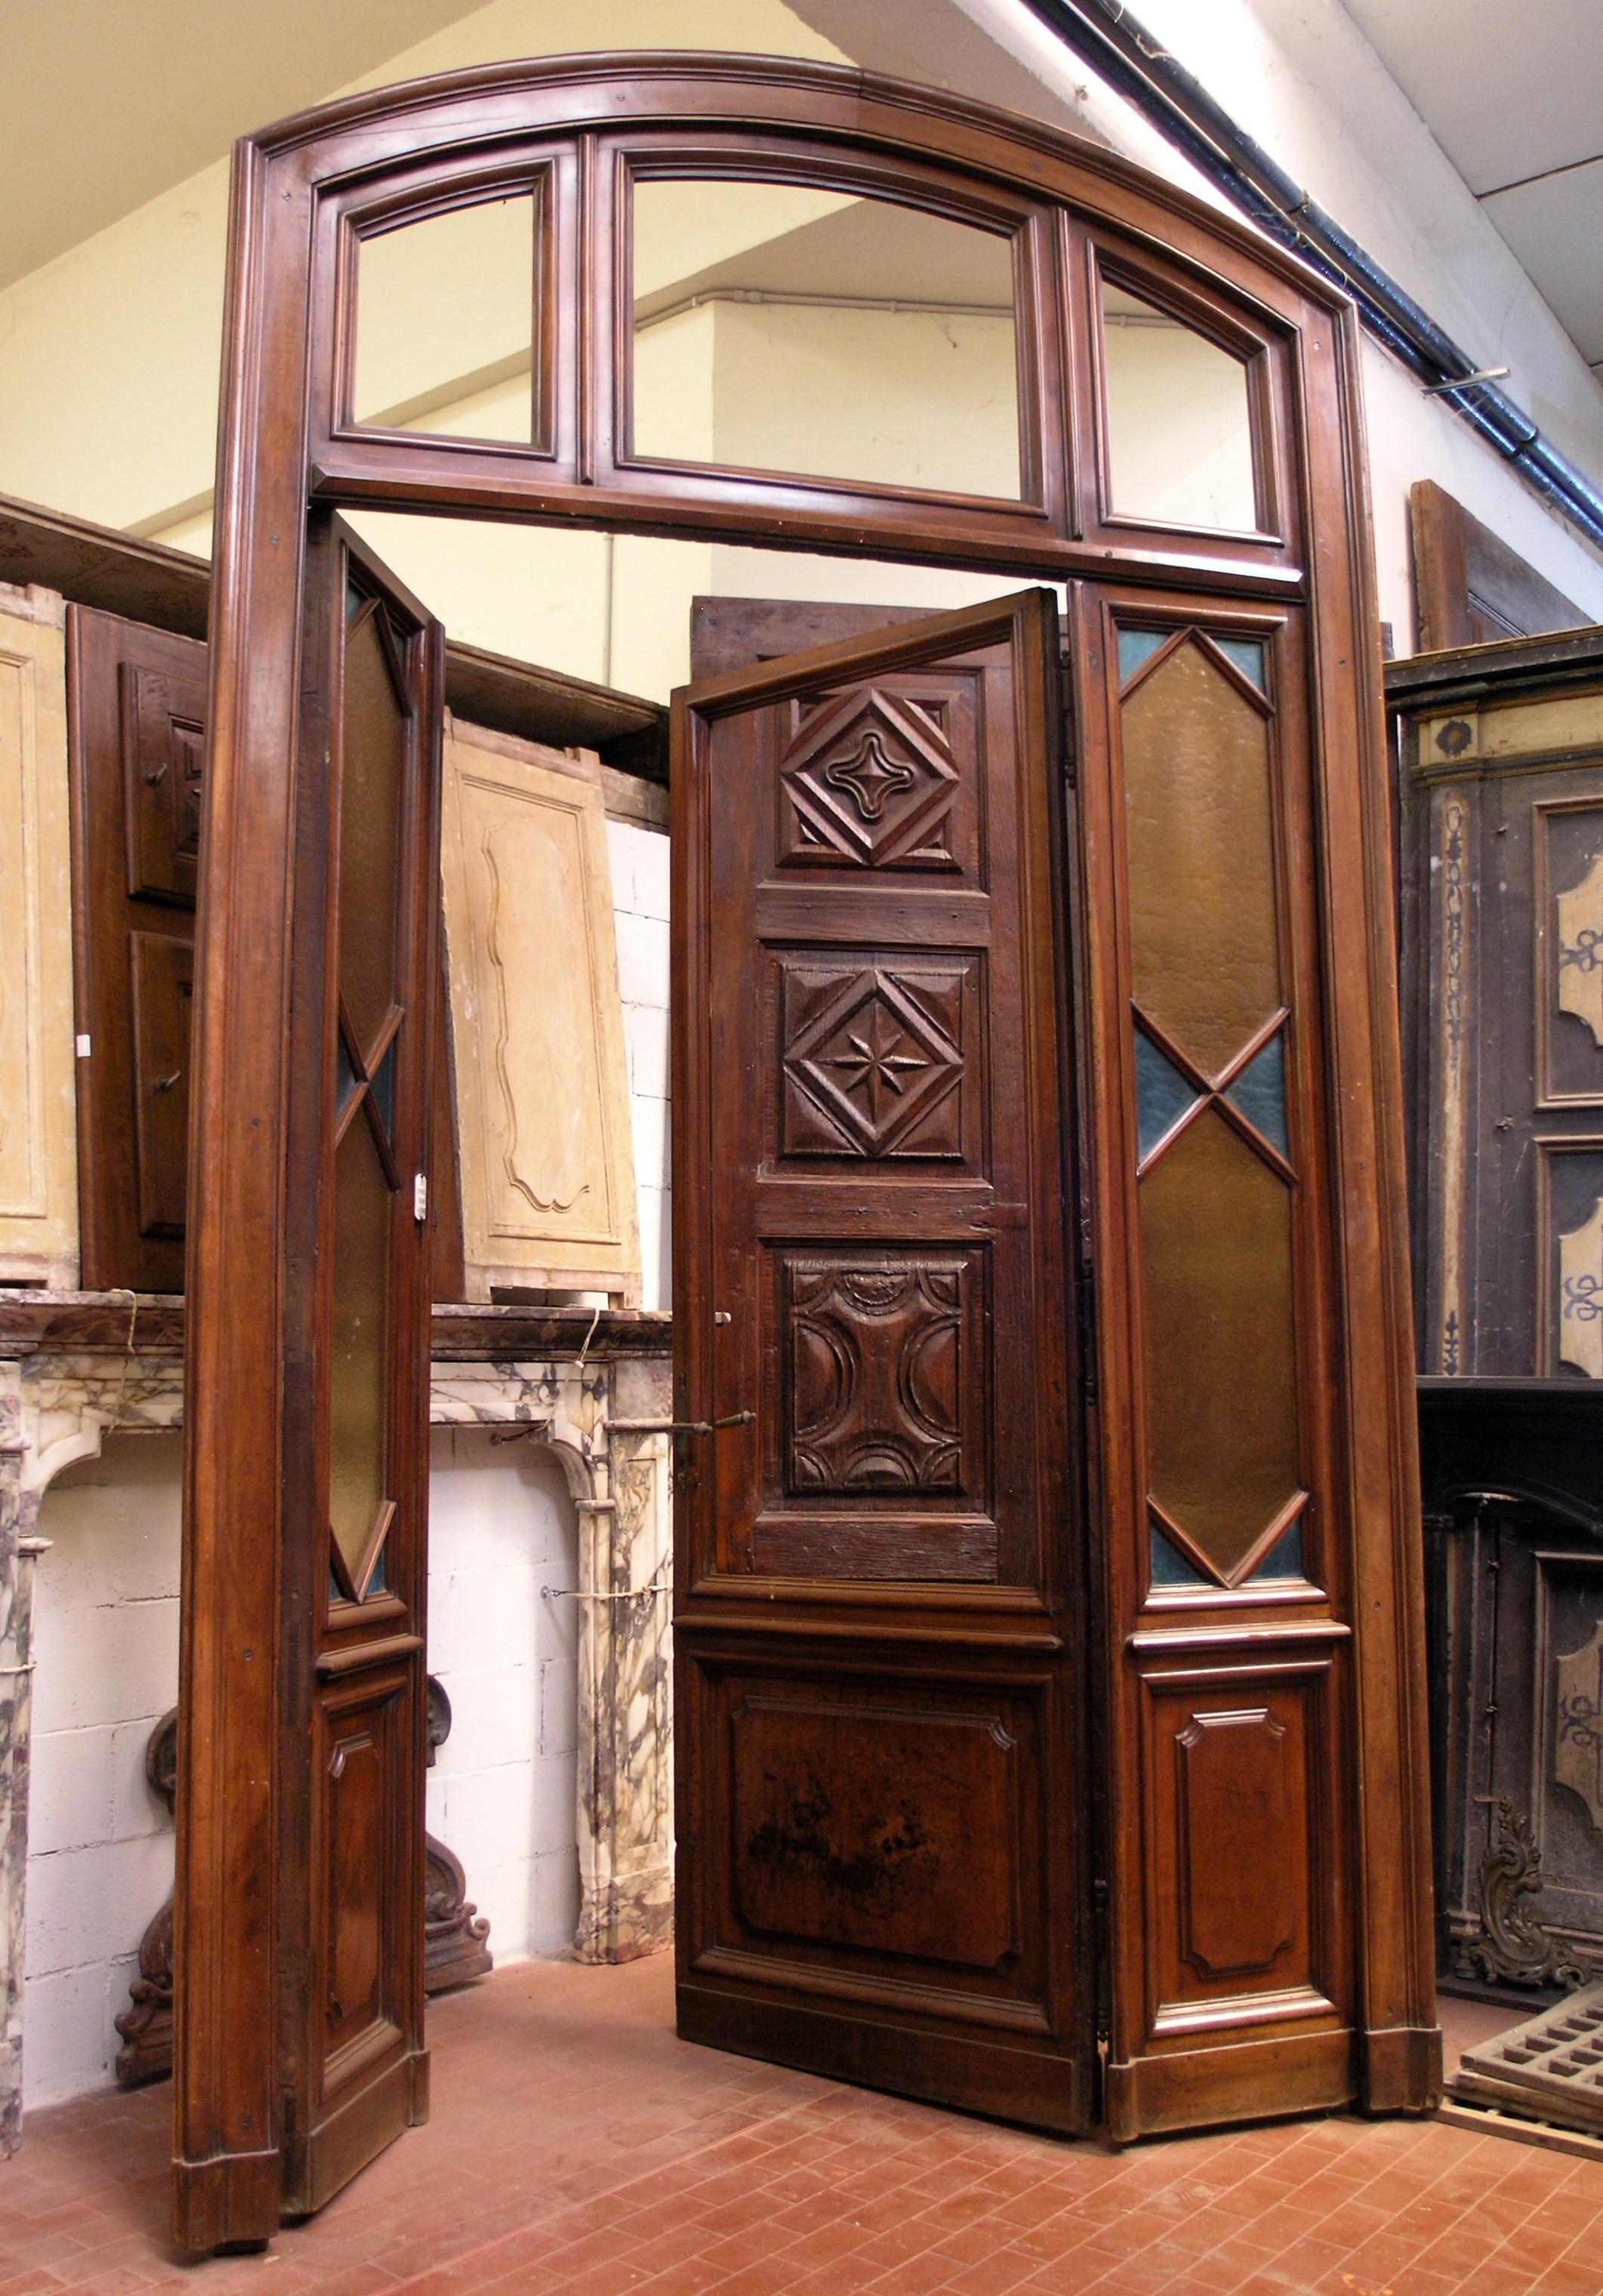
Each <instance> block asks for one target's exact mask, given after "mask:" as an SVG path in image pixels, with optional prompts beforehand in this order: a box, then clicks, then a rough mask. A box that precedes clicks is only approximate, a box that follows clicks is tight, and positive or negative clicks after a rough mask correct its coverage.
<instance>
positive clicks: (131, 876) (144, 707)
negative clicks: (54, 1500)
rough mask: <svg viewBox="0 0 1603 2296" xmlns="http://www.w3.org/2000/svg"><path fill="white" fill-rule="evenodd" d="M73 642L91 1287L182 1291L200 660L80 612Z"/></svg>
mask: <svg viewBox="0 0 1603 2296" xmlns="http://www.w3.org/2000/svg"><path fill="white" fill-rule="evenodd" d="M68 643H69V647H70V665H71V667H70V695H71V728H72V731H71V750H70V761H71V785H72V832H73V834H72V862H73V880H74V894H75V909H76V918H75V924H76V935H77V950H76V966H75V970H76V973H77V1000H78V1038H79V1045H78V1050H79V1061H78V1193H79V1198H80V1203H81V1213H82V1231H83V1282H84V1285H85V1288H86V1290H89V1291H104V1290H107V1289H109V1288H110V1287H112V1286H115V1285H126V1286H127V1288H128V1289H130V1290H132V1291H138V1292H180V1291H182V1290H183V1288H184V1185H185V1178H186V1174H187V1165H188V1149H187V1140H188V1133H189V1068H190V1050H189V1024H190V1008H191V1005H192V992H193V985H194V956H193V946H192V945H193V941H194V936H195V876H196V865H197V862H198V860H199V857H200V767H201V752H202V749H203V746H204V742H205V731H206V648H205V647H204V646H203V645H200V644H198V643H197V642H196V641H195V640H194V639H193V638H181V637H175V636H174V635H172V634H171V632H170V631H167V630H152V629H147V628H146V627H144V626H143V624H141V623H139V622H127V621H124V620H122V619H120V618H119V616H118V615H116V614H102V613H98V612H96V611H94V609H92V608H90V607H87V606H74V607H72V608H71V609H70V618H69V635H68Z"/></svg>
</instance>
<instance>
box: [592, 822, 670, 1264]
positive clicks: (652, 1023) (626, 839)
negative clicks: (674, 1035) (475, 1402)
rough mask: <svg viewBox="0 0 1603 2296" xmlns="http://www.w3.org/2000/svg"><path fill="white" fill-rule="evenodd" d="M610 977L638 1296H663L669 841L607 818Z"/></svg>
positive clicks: (666, 1232)
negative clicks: (636, 1239) (636, 1225)
mask: <svg viewBox="0 0 1603 2296" xmlns="http://www.w3.org/2000/svg"><path fill="white" fill-rule="evenodd" d="M607 846H608V851H609V856H610V859H611V864H612V906H613V912H614V914H615V917H616V921H617V982H618V989H619V992H620V994H621V996H622V997H623V1001H624V1042H625V1045H626V1048H627V1051H628V1057H629V1107H630V1113H631V1115H632V1116H633V1118H634V1177H635V1184H636V1186H637V1188H638V1190H639V1198H640V1255H641V1297H642V1303H643V1305H644V1306H646V1307H648V1308H667V1307H668V1306H669V1305H670V1304H671V1302H670V1299H669V1283H670V1268H669V1246H668V1237H669V1200H668V840H667V836H666V834H665V833H664V832H662V831H661V830H657V829H647V828H644V827H642V825H640V824H637V823H634V822H632V821H609V823H608V824H607Z"/></svg>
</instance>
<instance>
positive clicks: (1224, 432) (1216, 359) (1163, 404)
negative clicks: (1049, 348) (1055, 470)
mask: <svg viewBox="0 0 1603 2296" xmlns="http://www.w3.org/2000/svg"><path fill="white" fill-rule="evenodd" d="M1102 373H1103V390H1104V397H1105V400H1106V405H1107V419H1108V488H1109V493H1110V496H1111V500H1110V504H1109V507H1110V508H1111V509H1112V510H1113V511H1114V512H1116V513H1121V514H1123V515H1124V516H1125V517H1127V518H1141V519H1151V520H1154V521H1157V523H1158V524H1160V525H1164V526H1203V527H1218V528H1221V529H1227V530H1229V531H1231V532H1235V533H1244V534H1250V533H1252V532H1253V531H1254V530H1255V529H1256V527H1257V525H1258V508H1257V496H1256V488H1255V483H1254V478H1253V450H1252V412H1251V406H1250V403H1249V399H1248V394H1247V368H1246V365H1245V364H1244V363H1243V361H1242V360H1240V359H1239V358H1237V357H1235V355H1234V354H1233V353H1232V352H1231V351H1227V350H1223V349H1222V348H1220V346H1219V345H1218V344H1217V343H1213V342H1210V341H1209V340H1208V339H1207V337H1206V335H1201V334H1198V332H1197V331H1196V329H1195V328H1194V327H1188V326H1187V325H1186V324H1184V322H1183V321H1182V320H1180V319H1176V318H1174V317H1172V316H1170V314H1169V313H1168V312H1167V311H1161V310H1159V309H1157V307H1156V306H1155V305H1153V304H1151V303H1147V302H1143V301H1142V299H1141V297H1140V296H1138V295H1133V294H1131V293H1130V292H1129V291H1128V290H1127V289H1125V288H1123V287H1120V286H1117V285H1116V284H1115V283H1113V282H1111V281H1109V280H1104V281H1103V283H1102Z"/></svg>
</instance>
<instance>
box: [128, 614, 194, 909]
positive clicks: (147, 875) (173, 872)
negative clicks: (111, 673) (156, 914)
mask: <svg viewBox="0 0 1603 2296" xmlns="http://www.w3.org/2000/svg"><path fill="white" fill-rule="evenodd" d="M203 664H204V655H202V657H201V663H200V665H197V668H196V672H195V674H194V675H193V676H187V677H185V676H178V675H176V673H175V672H173V671H172V670H156V669H151V668H142V667H141V666H140V664H139V663H138V662H136V661H125V662H123V663H122V664H121V667H120V674H119V685H120V687H121V693H120V697H119V698H120V702H121V710H120V715H121V721H122V753H123V775H124V799H123V803H124V812H125V819H126V822H127V840H128V892H129V894H130V896H131V897H132V898H135V899H137V898H138V897H139V896H140V895H141V894H142V893H144V894H150V895H151V896H152V897H153V898H156V899H158V900H163V901H183V902H187V903H189V904H190V905H191V906H193V903H194V898H195V873H196V870H197V868H198V866H199V863H200V783H201V767H202V764H203V760H204V752H205V745H206V680H205V676H204V675H203Z"/></svg>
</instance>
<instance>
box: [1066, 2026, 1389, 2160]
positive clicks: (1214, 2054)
mask: <svg viewBox="0 0 1603 2296" xmlns="http://www.w3.org/2000/svg"><path fill="white" fill-rule="evenodd" d="M1357 2053H1358V2036H1357V2034H1356V2033H1355V2032H1354V2031H1353V2030H1352V2029H1351V2028H1350V2027H1344V2028H1343V2029H1342V2030H1339V2031H1337V2032H1315V2033H1306V2034H1303V2033H1297V2034H1281V2035H1277V2036H1276V2037H1275V2038H1272V2039H1266V2040H1254V2041H1239V2042H1236V2043H1234V2044H1229V2043H1227V2044H1224V2045H1220V2044H1218V2043H1214V2044H1212V2045H1210V2046H1207V2047H1205V2048H1198V2049H1173V2050H1164V2051H1162V2052H1160V2053H1157V2054H1152V2055H1150V2056H1143V2057H1138V2058H1133V2059H1125V2060H1119V2059H1116V2060H1114V2061H1112V2062H1110V2063H1109V2064H1108V2070H1107V2073H1106V2076H1105V2079H1106V2100H1107V2112H1108V2134H1109V2136H1112V2138H1113V2139H1114V2141H1115V2143H1116V2144H1118V2143H1125V2144H1127V2143H1129V2142H1130V2141H1131V2140H1132V2139H1133V2138H1135V2137H1137V2136H1157V2135H1159V2134H1160V2133H1161V2132H1162V2131H1163V2130H1165V2129H1170V2128H1206V2127H1208V2126H1210V2125H1213V2126H1217V2125H1218V2124H1219V2123H1221V2122H1227V2121H1231V2120H1259V2119H1261V2118H1262V2117H1263V2116H1264V2114H1265V2113H1273V2114H1275V2115H1276V2116H1277V2117H1278V2116H1280V2115H1281V2114H1285V2113H1292V2112H1332V2111H1334V2110H1335V2109H1336V2108H1337V2106H1339V2105H1343V2104H1345V2103H1348V2102H1349V2101H1350V2100H1351V2098H1352V2097H1353V2096H1354V2094H1355V2091H1356V2087H1357V2083H1356V2079H1355V2060H1356V2056H1357Z"/></svg>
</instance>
